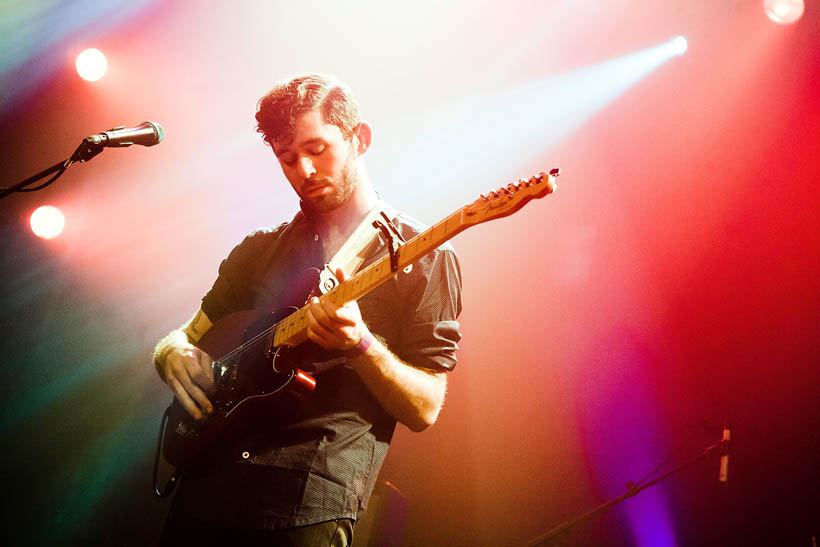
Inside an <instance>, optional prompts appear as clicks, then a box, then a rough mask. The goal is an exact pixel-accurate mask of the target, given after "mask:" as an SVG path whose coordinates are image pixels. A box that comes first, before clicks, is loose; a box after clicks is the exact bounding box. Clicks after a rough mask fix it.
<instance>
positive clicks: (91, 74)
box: [76, 47, 108, 82]
mask: <svg viewBox="0 0 820 547" xmlns="http://www.w3.org/2000/svg"><path fill="white" fill-rule="evenodd" d="M76 65H77V74H79V75H80V78H82V79H83V80H86V81H88V82H96V81H97V80H99V79H100V78H102V77H103V76H105V73H106V71H107V70H108V61H107V60H106V58H105V54H103V52H102V51H100V50H99V49H96V48H93V47H92V48H88V49H86V50H84V51H83V52H82V53H80V54H79V55H77V62H76Z"/></svg>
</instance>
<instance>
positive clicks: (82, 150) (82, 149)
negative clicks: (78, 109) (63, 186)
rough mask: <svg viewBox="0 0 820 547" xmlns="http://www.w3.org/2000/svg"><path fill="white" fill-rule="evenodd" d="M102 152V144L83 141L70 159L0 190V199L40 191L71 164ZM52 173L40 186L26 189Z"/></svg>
mask: <svg viewBox="0 0 820 547" xmlns="http://www.w3.org/2000/svg"><path fill="white" fill-rule="evenodd" d="M102 151H103V145H102V144H94V143H93V142H91V141H89V140H88V139H84V140H83V142H82V143H81V144H80V146H78V147H77V149H76V150H75V151H74V153H73V154H71V157H70V158H68V159H67V160H65V161H60V162H57V163H55V164H54V165H52V166H51V167H49V168H48V169H45V170H44V171H40V172H39V173H37V174H36V175H33V176H31V177H29V178H27V179H26V180H24V181H22V182H18V183H17V184H15V185H13V186H9V187H7V188H0V199H3V198H4V197H6V196H8V195H9V194H13V193H15V192H34V191H35V190H42V189H43V188H45V187H46V186H48V185H49V184H51V183H52V182H54V181H55V180H57V179H58V178H60V175H62V174H63V173H65V171H66V169H68V168H69V167H70V166H71V164H72V163H76V162H80V163H83V162H86V161H88V160H90V159H91V158H93V157H94V156H96V155H97V154H99V153H100V152H102ZM52 173H57V174H56V175H54V176H53V177H52V178H51V179H50V180H48V181H46V182H44V183H43V184H41V185H40V186H36V187H34V188H26V187H27V186H29V185H30V184H34V183H35V182H37V181H38V180H40V179H42V178H45V177H47V176H49V175H51V174H52Z"/></svg>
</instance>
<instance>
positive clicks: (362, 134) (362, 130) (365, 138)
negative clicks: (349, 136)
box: [353, 122, 373, 156]
mask: <svg viewBox="0 0 820 547" xmlns="http://www.w3.org/2000/svg"><path fill="white" fill-rule="evenodd" d="M372 137H373V132H372V130H371V129H370V124H368V123H367V122H359V123H358V124H356V127H354V128H353V138H354V139H356V152H357V153H358V155H360V156H362V155H364V153H365V152H367V149H368V148H370V139H371V138H372Z"/></svg>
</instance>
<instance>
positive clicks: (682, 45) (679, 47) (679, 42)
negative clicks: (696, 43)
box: [669, 36, 689, 55]
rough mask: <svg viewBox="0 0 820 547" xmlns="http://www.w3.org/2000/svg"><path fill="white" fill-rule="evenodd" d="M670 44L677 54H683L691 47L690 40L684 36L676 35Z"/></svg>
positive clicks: (673, 51)
mask: <svg viewBox="0 0 820 547" xmlns="http://www.w3.org/2000/svg"><path fill="white" fill-rule="evenodd" d="M669 46H670V48H671V49H672V53H673V54H675V55H683V54H684V53H686V50H687V49H689V42H687V41H686V38H684V37H683V36H675V37H674V38H672V39H671V40H669Z"/></svg>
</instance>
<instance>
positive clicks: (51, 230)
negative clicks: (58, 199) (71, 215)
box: [29, 205, 65, 239]
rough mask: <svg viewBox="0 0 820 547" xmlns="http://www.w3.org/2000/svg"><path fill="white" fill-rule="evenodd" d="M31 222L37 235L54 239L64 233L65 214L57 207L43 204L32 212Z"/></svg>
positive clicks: (32, 228) (32, 229)
mask: <svg viewBox="0 0 820 547" xmlns="http://www.w3.org/2000/svg"><path fill="white" fill-rule="evenodd" d="M29 223H30V224H31V231H32V232H34V234H35V235H37V236H39V237H42V238H43V239H53V238H55V237H57V236H58V235H60V234H61V233H63V228H64V227H65V216H63V213H62V211H60V210H59V209H57V208H56V207H53V206H51V205H43V206H42V207H38V208H37V209H36V210H35V211H34V212H33V213H31V218H30V219H29Z"/></svg>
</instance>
